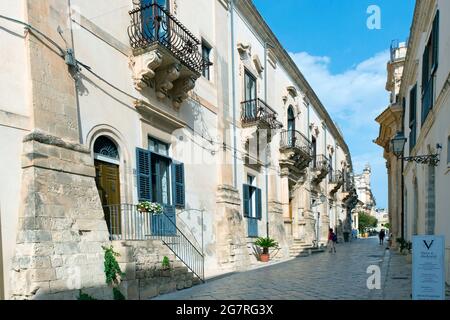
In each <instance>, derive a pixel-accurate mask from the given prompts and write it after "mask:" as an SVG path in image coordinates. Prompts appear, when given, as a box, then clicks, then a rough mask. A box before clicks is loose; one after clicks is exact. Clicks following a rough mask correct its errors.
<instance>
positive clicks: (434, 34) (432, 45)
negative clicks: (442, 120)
mask: <svg viewBox="0 0 450 320" xmlns="http://www.w3.org/2000/svg"><path fill="white" fill-rule="evenodd" d="M438 59H439V11H437V13H436V17H435V18H434V21H433V29H432V30H431V34H430V38H429V39H428V42H427V45H426V47H425V50H424V53H423V56H422V124H423V123H424V122H425V120H426V118H427V116H428V114H429V113H430V110H431V109H432V108H433V104H434V96H433V95H434V86H435V81H434V78H435V74H436V70H437V68H438Z"/></svg>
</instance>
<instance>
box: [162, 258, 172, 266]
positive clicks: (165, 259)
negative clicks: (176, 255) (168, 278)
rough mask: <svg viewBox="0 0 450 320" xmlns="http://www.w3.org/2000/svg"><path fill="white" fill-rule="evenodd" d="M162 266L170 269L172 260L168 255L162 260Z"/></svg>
mask: <svg viewBox="0 0 450 320" xmlns="http://www.w3.org/2000/svg"><path fill="white" fill-rule="evenodd" d="M162 268H163V269H170V260H169V258H168V257H164V258H163V260H162Z"/></svg>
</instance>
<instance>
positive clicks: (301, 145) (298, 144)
mask: <svg viewBox="0 0 450 320" xmlns="http://www.w3.org/2000/svg"><path fill="white" fill-rule="evenodd" d="M280 148H282V149H284V148H296V149H300V150H302V151H303V152H305V153H306V154H308V155H309V156H311V152H312V144H311V141H309V140H308V138H307V137H306V136H305V135H304V134H302V133H301V132H300V131H297V130H285V131H282V132H281V140H280Z"/></svg>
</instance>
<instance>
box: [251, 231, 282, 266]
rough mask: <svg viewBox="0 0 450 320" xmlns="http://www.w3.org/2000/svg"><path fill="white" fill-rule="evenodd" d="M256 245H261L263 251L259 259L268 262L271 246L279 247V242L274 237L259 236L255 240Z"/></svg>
mask: <svg viewBox="0 0 450 320" xmlns="http://www.w3.org/2000/svg"><path fill="white" fill-rule="evenodd" d="M255 245H257V246H258V247H261V248H262V250H263V252H262V253H261V255H260V257H259V259H260V261H261V262H268V261H269V258H270V255H269V248H274V247H278V243H277V242H276V241H275V240H274V239H272V238H269V237H268V238H258V240H256V241H255Z"/></svg>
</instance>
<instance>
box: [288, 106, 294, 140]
mask: <svg viewBox="0 0 450 320" xmlns="http://www.w3.org/2000/svg"><path fill="white" fill-rule="evenodd" d="M287 116H288V118H287V130H288V143H289V146H291V147H294V146H295V116H294V110H293V108H292V106H289V108H288V113H287Z"/></svg>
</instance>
